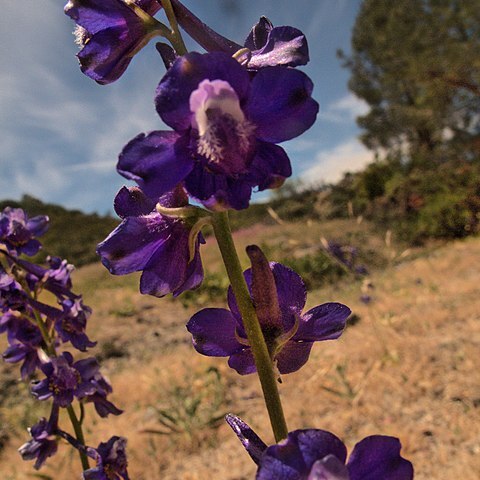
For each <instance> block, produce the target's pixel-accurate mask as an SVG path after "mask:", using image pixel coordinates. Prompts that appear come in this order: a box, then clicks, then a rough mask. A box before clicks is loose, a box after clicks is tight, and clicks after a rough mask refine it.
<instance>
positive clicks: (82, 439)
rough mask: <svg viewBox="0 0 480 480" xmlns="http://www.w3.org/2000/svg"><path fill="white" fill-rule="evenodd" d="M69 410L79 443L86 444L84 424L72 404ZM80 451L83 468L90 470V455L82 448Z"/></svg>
mask: <svg viewBox="0 0 480 480" xmlns="http://www.w3.org/2000/svg"><path fill="white" fill-rule="evenodd" d="M67 412H68V416H69V417H70V421H71V422H72V425H73V430H74V431H75V437H76V438H77V440H78V441H79V443H81V444H82V445H85V437H84V436H83V430H82V425H81V424H80V422H79V420H78V418H77V415H76V414H75V410H74V409H73V406H72V405H69V406H68V407H67ZM78 453H79V455H80V461H81V462H82V468H83V470H84V471H85V470H88V469H89V468H90V465H89V464H88V457H87V456H86V455H85V452H82V451H81V450H79V451H78Z"/></svg>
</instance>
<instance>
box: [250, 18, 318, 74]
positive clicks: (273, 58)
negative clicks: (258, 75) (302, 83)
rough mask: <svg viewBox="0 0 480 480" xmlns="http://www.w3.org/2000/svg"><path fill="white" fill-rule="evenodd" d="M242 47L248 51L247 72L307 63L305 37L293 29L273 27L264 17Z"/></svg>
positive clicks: (254, 27) (296, 29)
mask: <svg viewBox="0 0 480 480" xmlns="http://www.w3.org/2000/svg"><path fill="white" fill-rule="evenodd" d="M244 45H245V47H246V48H248V49H249V50H250V54H249V59H248V61H247V64H246V65H247V67H248V69H249V70H258V69H260V68H263V67H271V66H275V65H283V66H286V67H298V66H300V65H306V64H307V63H308V61H309V55H308V44H307V39H306V37H305V35H304V34H303V33H302V32H301V31H300V30H298V28H295V27H288V26H282V27H274V26H273V24H272V22H271V21H270V20H269V19H268V18H266V17H261V18H260V20H259V22H258V23H257V24H256V25H254V26H253V28H252V30H251V31H250V34H249V35H248V37H247V39H246V40H245V44H244Z"/></svg>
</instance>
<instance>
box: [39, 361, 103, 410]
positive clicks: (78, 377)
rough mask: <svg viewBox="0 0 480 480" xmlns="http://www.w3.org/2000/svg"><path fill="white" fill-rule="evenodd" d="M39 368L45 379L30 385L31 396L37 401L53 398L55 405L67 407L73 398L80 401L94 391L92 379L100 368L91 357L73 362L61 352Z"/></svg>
mask: <svg viewBox="0 0 480 480" xmlns="http://www.w3.org/2000/svg"><path fill="white" fill-rule="evenodd" d="M40 368H41V370H42V372H43V373H44V374H45V376H46V378H44V379H43V380H40V381H36V382H33V384H32V394H33V396H34V397H35V398H37V399H38V400H47V399H48V398H50V397H53V401H54V403H55V404H57V405H59V406H61V407H67V406H68V405H70V404H71V403H72V401H73V399H74V398H75V397H76V398H78V399H82V398H83V397H86V396H87V395H89V394H93V393H95V391H96V387H95V385H94V383H93V379H94V377H95V375H96V374H97V373H98V370H99V368H100V366H99V365H98V362H97V361H96V360H95V359H94V358H93V357H90V358H85V359H83V360H78V361H77V362H74V361H73V356H72V354H71V353H69V352H63V353H62V354H61V355H59V356H58V357H54V358H50V360H49V361H48V362H47V363H44V364H42V366H41V367H40Z"/></svg>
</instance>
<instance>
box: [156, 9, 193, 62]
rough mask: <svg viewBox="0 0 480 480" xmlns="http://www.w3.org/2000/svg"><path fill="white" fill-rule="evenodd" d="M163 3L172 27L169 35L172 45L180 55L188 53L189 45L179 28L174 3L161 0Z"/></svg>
mask: <svg viewBox="0 0 480 480" xmlns="http://www.w3.org/2000/svg"><path fill="white" fill-rule="evenodd" d="M161 4H162V7H163V9H164V10H165V14H166V15H167V18H168V21H169V22H170V26H171V28H172V32H171V35H170V36H169V37H168V39H169V40H170V42H171V43H172V46H173V48H174V49H175V51H176V52H177V53H178V55H185V54H186V53H187V47H186V46H185V42H184V41H183V38H182V34H181V33H180V30H179V29H178V23H177V17H176V16H175V12H174V11H173V7H172V3H171V1H170V0H161Z"/></svg>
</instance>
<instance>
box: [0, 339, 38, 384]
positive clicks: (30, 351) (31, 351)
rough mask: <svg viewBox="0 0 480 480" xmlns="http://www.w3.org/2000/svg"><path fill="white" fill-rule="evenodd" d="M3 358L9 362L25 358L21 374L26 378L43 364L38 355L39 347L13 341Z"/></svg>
mask: <svg viewBox="0 0 480 480" xmlns="http://www.w3.org/2000/svg"><path fill="white" fill-rule="evenodd" d="M2 358H3V360H5V362H7V363H18V362H21V361H22V360H23V363H22V366H21V367H20V374H21V376H22V378H23V379H24V380H25V379H26V378H28V377H30V376H32V375H33V373H34V372H35V370H36V369H37V368H39V367H40V366H41V364H42V363H41V360H40V357H39V356H38V348H35V347H32V346H31V345H28V344H25V343H16V342H15V343H12V344H11V345H9V347H8V348H7V349H6V350H5V351H4V352H3V353H2Z"/></svg>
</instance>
